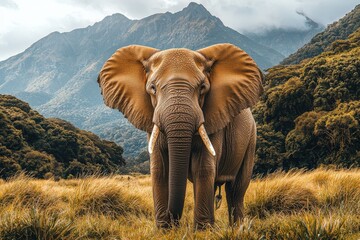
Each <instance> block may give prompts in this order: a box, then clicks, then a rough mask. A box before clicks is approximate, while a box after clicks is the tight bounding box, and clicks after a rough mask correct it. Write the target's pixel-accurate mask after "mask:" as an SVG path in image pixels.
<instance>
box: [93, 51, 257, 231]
mask: <svg viewBox="0 0 360 240" xmlns="http://www.w3.org/2000/svg"><path fill="white" fill-rule="evenodd" d="M236 61H239V62H236ZM119 69H120V70H119ZM142 69H146V76H143V75H142V73H141V72H142V71H143V70H142ZM243 72H244V74H243ZM260 76H261V74H260V72H259V70H258V68H257V66H256V64H255V63H254V62H253V60H252V59H251V58H250V57H249V56H248V55H247V54H246V53H245V52H243V51H242V50H240V49H238V48H236V47H235V46H233V45H230V44H219V45H214V46H211V47H208V48H206V49H202V50H199V51H191V50H188V49H170V50H165V51H158V50H156V49H151V48H147V47H143V46H130V47H127V48H123V49H119V50H118V51H117V53H115V54H114V55H113V57H112V58H110V59H109V60H108V62H107V63H106V64H105V65H104V67H103V69H102V71H101V73H100V75H99V79H98V82H99V84H100V87H101V88H102V94H103V95H104V100H105V102H106V104H107V105H108V106H111V107H113V108H118V109H119V110H120V111H122V112H123V113H124V114H125V116H127V117H128V119H129V121H131V122H132V123H133V124H134V125H135V126H136V127H138V128H141V129H144V130H146V131H147V132H148V140H149V138H150V132H151V126H153V124H155V125H157V126H158V127H159V129H160V134H159V137H158V138H157V140H156V144H155V146H154V150H153V153H152V154H151V155H150V168H151V169H150V170H151V178H152V185H153V199H154V207H155V218H156V223H157V226H159V227H165V228H167V227H171V226H172V225H177V224H178V222H179V220H180V218H181V215H182V211H183V207H184V198H185V192H186V182H187V179H189V180H190V181H191V182H192V183H193V187H194V197H195V207H194V222H195V227H196V228H197V229H201V228H204V227H206V226H208V225H212V224H213V223H214V195H215V193H214V191H215V187H216V186H217V185H221V184H225V190H226V200H227V203H228V212H229V221H230V224H231V225H233V224H235V223H237V222H239V221H240V220H241V219H242V218H243V217H244V204H243V203H244V195H245V191H246V189H247V187H248V185H249V182H250V178H251V174H252V169H253V166H254V153H255V141H256V126H255V122H254V119H253V116H252V114H251V111H250V109H249V107H250V106H252V105H253V104H255V102H256V101H257V99H258V95H259V94H260V92H261V89H262V88H261V77H260ZM138 79H140V80H138ZM143 79H145V80H143ZM238 79H240V80H239V83H236V81H237V80H238ZM243 79H245V80H243ZM224 82H226V84H224ZM235 83H236V84H235ZM136 84H138V85H136ZM141 84H145V88H144V89H146V92H144V93H141V88H142V86H141ZM118 89H120V90H118ZM129 89H130V90H129ZM134 92H135V93H136V94H134ZM149 96H150V97H149ZM147 99H148V100H147ZM147 101H149V103H148V102H147ZM150 101H151V103H150ZM146 104H148V105H146ZM231 104H232V105H231ZM143 105H146V106H145V107H143ZM229 105H231V106H229ZM129 106H130V107H129ZM134 106H135V107H134ZM151 106H152V110H149V109H150V108H151ZM142 109H143V110H142ZM214 109H215V110H214ZM147 111H152V112H147ZM221 111H222V112H221ZM218 112H221V114H219V115H216V114H218ZM213 113H214V114H213ZM215 113H216V114H215ZM139 116H140V117H139ZM146 116H150V117H149V118H150V119H144V118H146ZM214 116H215V119H214ZM146 121H147V122H150V124H151V125H150V127H149V126H145V125H146ZM202 124H204V125H205V128H206V130H207V131H208V135H209V138H210V140H211V142H212V144H213V146H214V149H215V151H216V156H212V155H211V154H210V153H209V152H208V150H207V148H206V147H205V145H204V143H203V142H202V140H201V138H200V137H199V135H198V129H199V127H200V126H201V125H202ZM148 125H149V124H148Z"/></svg>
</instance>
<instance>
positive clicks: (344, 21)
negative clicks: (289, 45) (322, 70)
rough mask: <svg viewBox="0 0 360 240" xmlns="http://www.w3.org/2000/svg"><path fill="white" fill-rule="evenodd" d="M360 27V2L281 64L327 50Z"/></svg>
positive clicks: (295, 62)
mask: <svg viewBox="0 0 360 240" xmlns="http://www.w3.org/2000/svg"><path fill="white" fill-rule="evenodd" d="M358 28H360V4H359V5H357V6H355V8H354V9H353V10H352V11H350V12H349V13H347V14H346V15H345V16H344V17H342V18H341V19H339V20H338V21H336V22H334V23H332V24H330V25H328V26H327V27H326V29H325V30H324V31H323V32H321V33H318V34H317V35H315V36H314V37H313V38H312V39H311V40H310V42H309V43H307V44H305V45H304V46H303V47H301V48H300V49H298V50H297V51H296V52H295V53H293V54H291V55H290V56H288V57H286V58H285V59H283V60H282V61H281V63H280V64H284V65H289V64H297V63H300V62H301V61H302V60H304V59H307V58H311V57H314V56H317V55H319V54H321V53H322V52H324V51H326V50H327V48H328V47H330V46H331V44H332V43H333V42H335V41H336V40H345V39H347V38H348V37H349V35H350V34H351V33H353V32H355V31H356V30H357V29H358Z"/></svg>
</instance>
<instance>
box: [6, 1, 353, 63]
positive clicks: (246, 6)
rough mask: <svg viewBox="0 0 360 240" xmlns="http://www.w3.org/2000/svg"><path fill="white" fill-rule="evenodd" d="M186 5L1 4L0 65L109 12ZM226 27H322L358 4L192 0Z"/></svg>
mask: <svg viewBox="0 0 360 240" xmlns="http://www.w3.org/2000/svg"><path fill="white" fill-rule="evenodd" d="M189 2H190V1H188V0H153V1H148V0H121V1H119V0H97V1H95V0H94V1H88V0H32V1H29V0H0V22H1V25H0V60H3V59H5V58H7V57H9V56H11V55H14V54H16V53H19V52H21V51H23V50H25V48H26V47H28V46H30V45H31V44H32V43H34V42H35V41H37V40H39V38H41V37H43V36H45V35H47V34H49V33H50V32H53V31H60V32H65V31H71V30H73V29H75V28H80V27H86V26H88V25H92V24H94V23H95V22H98V21H100V20H102V19H103V18H104V17H105V16H107V15H111V14H113V13H122V14H124V15H125V16H127V17H128V18H130V19H141V18H144V17H146V16H149V15H152V14H155V13H163V12H167V11H170V12H177V11H181V10H182V9H183V8H184V7H186V6H187V5H188V4H189ZM195 2H197V3H201V4H203V5H204V6H205V7H206V8H207V9H208V10H209V12H210V13H211V14H213V15H215V16H217V17H219V18H220V19H221V20H222V21H223V22H224V24H225V25H227V26H229V27H231V28H234V29H235V30H238V31H240V32H261V31H264V30H266V29H270V28H298V29H299V28H304V27H305V25H304V17H302V16H300V15H298V14H296V11H301V12H304V13H305V14H306V15H308V16H309V17H310V18H312V19H313V20H315V21H317V22H319V23H321V24H323V25H327V24H329V23H332V22H333V21H335V20H337V19H339V18H340V17H342V16H343V15H345V13H347V12H349V11H350V10H352V9H353V8H354V6H355V5H356V4H358V0H346V1H339V0H272V1H269V0H238V1H233V0H195Z"/></svg>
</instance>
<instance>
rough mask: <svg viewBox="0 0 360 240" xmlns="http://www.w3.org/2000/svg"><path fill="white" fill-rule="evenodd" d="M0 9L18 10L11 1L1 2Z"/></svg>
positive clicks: (2, 0) (4, 0)
mask: <svg viewBox="0 0 360 240" xmlns="http://www.w3.org/2000/svg"><path fill="white" fill-rule="evenodd" d="M0 7H4V8H10V9H18V5H17V4H16V3H15V2H14V1H12V0H1V2H0Z"/></svg>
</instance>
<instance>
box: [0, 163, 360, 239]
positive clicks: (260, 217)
mask: <svg viewBox="0 0 360 240" xmlns="http://www.w3.org/2000/svg"><path fill="white" fill-rule="evenodd" d="M359 185H360V172H359V170H351V171H350V170H347V171H346V170H324V169H318V170H316V171H313V172H306V173H304V172H292V173H287V174H284V173H277V174H274V175H271V176H268V177H266V178H263V179H255V180H253V181H251V183H250V186H249V189H248V191H247V193H246V195H245V212H246V218H245V220H244V223H243V225H242V226H241V227H237V228H230V227H228V217H227V206H226V201H225V200H223V203H222V204H221V206H220V208H219V209H218V210H217V211H216V213H215V217H216V219H215V223H216V225H215V227H214V228H212V229H208V230H206V231H198V232H194V231H193V228H192V225H193V219H192V218H193V211H194V203H193V189H192V187H191V184H189V185H188V188H187V193H186V202H185V207H184V213H183V217H182V219H181V223H180V226H179V227H178V228H174V229H171V230H168V231H160V230H158V229H157V228H156V226H155V221H154V217H153V214H152V212H153V203H152V199H151V198H149V196H151V194H152V187H151V179H150V176H137V177H132V176H113V177H107V178H97V177H89V178H86V179H73V180H60V181H59V182H54V181H51V180H47V181H45V180H34V179H29V178H27V177H23V176H20V177H18V178H15V179H12V180H10V181H2V182H1V181H0V203H1V204H0V220H1V221H0V238H1V239H4V240H6V239H94V240H95V239H215V240H223V239H250V240H252V239H254V240H255V239H269V240H270V239H283V240H290V239H358V238H359V237H360V220H359V214H360V201H359V198H360V188H359V187H358V186H359ZM49 189H51V193H50V192H49ZM223 194H225V193H224V192H223ZM224 197H225V195H224Z"/></svg>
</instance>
